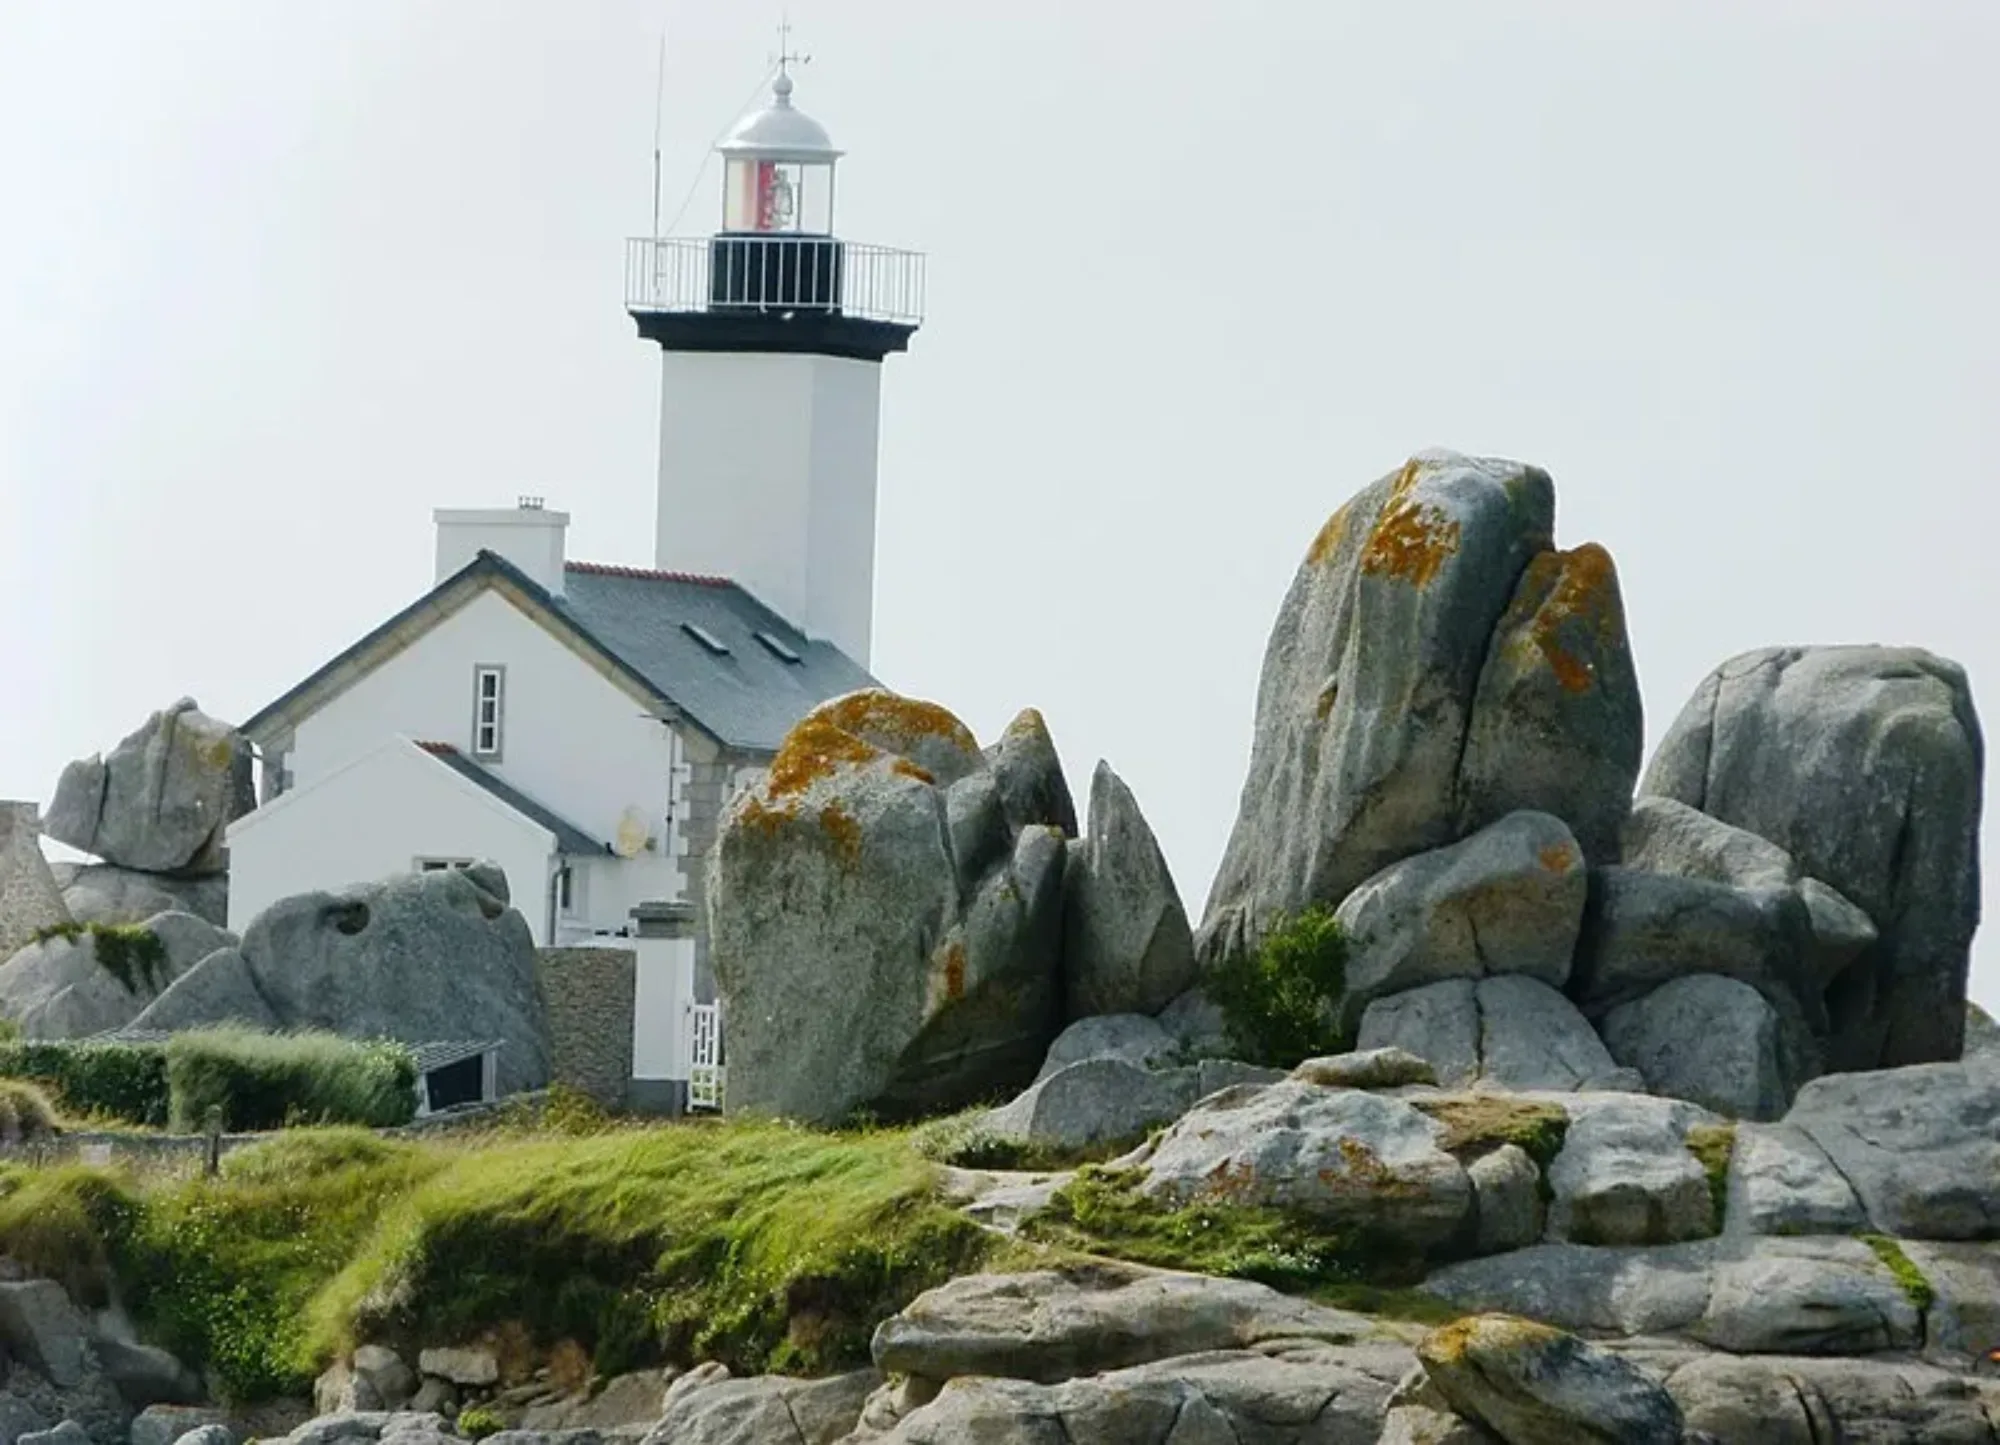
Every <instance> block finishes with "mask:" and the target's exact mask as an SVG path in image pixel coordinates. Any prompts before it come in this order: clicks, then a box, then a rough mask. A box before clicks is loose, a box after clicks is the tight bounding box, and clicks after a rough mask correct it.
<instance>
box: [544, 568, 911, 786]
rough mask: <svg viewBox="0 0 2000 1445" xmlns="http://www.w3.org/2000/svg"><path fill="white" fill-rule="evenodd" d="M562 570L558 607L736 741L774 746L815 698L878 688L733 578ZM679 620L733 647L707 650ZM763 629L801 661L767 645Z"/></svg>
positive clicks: (703, 722)
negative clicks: (761, 637)
mask: <svg viewBox="0 0 2000 1445" xmlns="http://www.w3.org/2000/svg"><path fill="white" fill-rule="evenodd" d="M564 572H565V579H564V588H565V590H566V595H565V596H563V597H561V598H558V599H556V600H555V607H556V609H557V610H558V611H559V612H562V613H564V614H566V615H567V616H569V617H570V618H572V619H573V620H574V621H575V622H576V623H577V624H578V625H579V626H580V627H581V628H582V630H583V631H584V632H585V633H587V634H588V635H589V636H590V637H592V638H593V639H595V640H596V642H597V643H598V645H599V646H601V647H603V648H604V649H605V650H606V651H607V652H610V653H611V654H612V655H614V656H616V657H618V658H620V659H622V660H623V661H624V662H626V663H627V664H628V665H629V666H630V667H631V668H632V669H633V670H634V671H635V672H637V673H638V674H639V675H640V676H641V677H643V678H645V680H646V681H647V682H648V683H650V684H651V685H652V686H653V687H654V688H655V689H657V690H658V691H659V692H660V693H662V694H663V695H665V696H666V697H668V698H671V699H672V700H673V702H674V704H675V705H676V706H677V707H679V708H680V709H681V710H682V711H683V712H685V713H686V714H687V715H688V716H689V717H691V718H693V719H694V721H695V722H696V723H698V724H699V725H700V726H701V727H702V729H703V730H704V731H706V732H708V733H710V734H711V735H713V736H715V737H717V738H720V739H721V740H722V741H723V742H726V743H728V744H729V745H730V746H732V747H738V748H745V749H750V750H753V751H757V752H775V751H777V747H778V744H779V743H781V742H783V741H784V738H785V734H786V733H788V732H790V731H791V729H792V724H793V723H795V722H797V721H798V720H799V719H800V718H801V717H803V716H804V715H805V714H806V713H808V712H810V711H811V710H812V709H813V708H814V707H816V706H817V705H818V704H820V703H823V702H825V701H826V700H827V699H828V698H832V697H839V696H840V695H841V694H842V693H847V692H853V691H855V690H856V689H858V688H864V687H875V686H877V683H876V681H875V679H874V678H873V677H871V676H869V674H868V671H867V669H865V668H863V667H862V666H861V665H860V664H859V663H857V662H855V661H854V660H853V659H851V658H849V657H848V656H847V654H846V653H844V652H842V651H841V650H840V649H839V648H837V647H835V646H834V645H833V644H832V643H829V642H813V641H809V640H808V639H807V638H806V637H805V636H804V635H802V634H801V633H800V632H799V631H798V630H797V629H795V628H793V627H791V626H789V625H788V624H787V623H786V622H785V621H784V620H783V619H782V618H780V617H779V616H778V615H777V613H775V612H773V611H771V609H770V608H768V607H766V606H765V605H764V604H763V603H761V602H759V601H758V600H757V599H756V598H754V597H752V596H751V595H750V594H749V593H748V592H745V591H744V590H743V589H742V588H741V587H739V586H737V585H736V584H735V583H734V582H728V581H724V580H722V579H720V578H715V577H690V576H688V575H686V574H684V573H676V572H647V571H641V570H639V569H637V568H631V567H606V566H602V565H599V564H595V563H589V562H572V563H570V564H569V565H568V567H566V568H565V569H564ZM684 623H691V624H693V625H694V626H696V627H699V628H701V629H702V630H703V631H705V632H706V633H707V634H708V635H709V636H710V637H713V638H715V639H716V640H717V641H718V642H720V643H722V644H723V645H724V646H725V647H727V648H728V649H729V651H728V652H727V653H725V654H717V653H715V652H713V651H712V650H710V648H708V647H707V646H706V645H705V644H704V643H703V642H702V641H701V640H700V639H699V638H698V637H696V636H695V635H694V634H693V633H691V632H689V631H688V630H687V628H686V627H684V626H683V625H682V624H684ZM760 632H761V633H764V634H765V635H766V636H769V637H771V638H773V639H775V640H776V641H777V642H778V643H779V644H780V646H782V647H784V648H786V649H788V650H789V651H791V652H792V653H794V654H796V655H797V657H798V659H799V660H798V661H797V662H790V661H787V660H786V659H785V658H783V657H781V656H780V655H779V654H778V653H776V652H774V651H772V650H771V648H769V647H768V646H766V645H765V644H764V643H763V642H761V641H759V640H758V637H757V634H758V633H760Z"/></svg>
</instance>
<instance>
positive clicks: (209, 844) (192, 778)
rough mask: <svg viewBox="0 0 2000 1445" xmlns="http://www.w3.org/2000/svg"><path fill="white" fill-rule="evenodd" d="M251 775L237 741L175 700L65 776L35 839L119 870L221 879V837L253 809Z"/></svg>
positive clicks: (187, 701)
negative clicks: (49, 840)
mask: <svg viewBox="0 0 2000 1445" xmlns="http://www.w3.org/2000/svg"><path fill="white" fill-rule="evenodd" d="M250 767H251V765H250V747H249V744H248V743H246V742H245V741H244V740H243V738H242V737H241V735H239V734H238V733H237V732H236V731H235V730H234V729H232V728H230V727H229V726H228V725H227V724H225V723H220V722H217V721H216V720H215V719H214V718H212V717H209V716H207V715H206V714H204V713H203V712H202V711H201V710H200V709H199V707H197V705H196V704H195V701H194V699H193V698H182V699H181V700H180V701H179V702H176V703H174V704H173V705H172V706H171V707H167V708H164V709H162V710H161V711H159V712H156V713H154V714H153V715H152V716H151V717H149V718H147V719H146V721H145V723H144V724H143V725H142V726H141V727H140V728H139V730H138V731H137V732H134V733H133V734H132V735H131V736H130V737H127V738H126V739H125V740H124V741H123V742H121V743H119V744H118V746H117V747H115V748H113V749H112V750H111V752H110V754H109V755H108V756H106V755H103V754H96V755H93V756H91V757H88V758H83V759H80V760H79V761H77V762H74V763H71V764H70V765H69V766H68V767H67V768H65V769H63V773H62V777H61V779H60V780H59V781H58V782H57V784H56V796H55V801H54V802H52V803H51V804H50V805H49V813H48V818H47V819H46V821H45V822H44V824H43V830H44V831H45V832H46V833H47V834H48V835H49V836H50V837H51V838H54V839H57V840H58V841H60V842H63V843H67V844H69V845H70V846H71V847H72V848H80V849H82V850H83V851H84V852H86V853H90V854H94V855H95V856H97V857H99V858H102V859H103V860H104V861H105V862H107V863H113V864H116V865H118V866H119V867H121V868H135V869H138V870H140V871H142V872H147V873H184V874H209V873H220V872H221V871H222V870H223V868H224V866H225V864H226V853H225V849H224V846H223V830H224V829H225V828H227V827H228V826H229V824H230V823H232V822H234V821H235V820H236V819H237V818H240V817H242V816H243V815H244V814H245V813H247V812H249V811H250V809H251V808H253V807H254V806H256V797H255V794H254V793H253V791H252V788H251V770H250Z"/></svg>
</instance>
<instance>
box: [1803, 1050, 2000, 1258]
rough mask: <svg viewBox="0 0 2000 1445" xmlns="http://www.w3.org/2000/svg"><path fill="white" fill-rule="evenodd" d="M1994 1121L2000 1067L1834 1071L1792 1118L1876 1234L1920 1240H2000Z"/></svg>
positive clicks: (1999, 1157)
mask: <svg viewBox="0 0 2000 1445" xmlns="http://www.w3.org/2000/svg"><path fill="white" fill-rule="evenodd" d="M1996 1121H2000V1071H1994V1070H1990V1069H1985V1068H1982V1067H1980V1066H1979V1065H1977V1064H1976V1063H1974V1064H1966V1063H1950V1064H1916V1065H1911V1066H1909V1067H1907V1068H1901V1069H1885V1070H1881V1071H1879V1072H1874V1073H1858V1074H1829V1075H1827V1076H1826V1077H1824V1078H1819V1079H1814V1080H1813V1081H1812V1082H1811V1083H1809V1084H1807V1085H1806V1086H1805V1087H1804V1088H1803V1089H1801V1090H1799V1095H1798V1098H1797V1099H1795V1100H1793V1102H1792V1108H1791V1112H1790V1113H1788V1114H1787V1115H1785V1123H1786V1124H1787V1125H1789V1126H1791V1127H1792V1128H1794V1129H1797V1130H1798V1131H1800V1132H1801V1133H1802V1134H1804V1135H1805V1136H1806V1137H1807V1138H1808V1139H1810V1140H1811V1141H1812V1143H1813V1144H1814V1145H1815V1146H1816V1147H1817V1148H1818V1150H1819V1151H1820V1152H1821V1153H1822V1154H1824V1156H1825V1158H1826V1161H1827V1164H1828V1167H1829V1168H1830V1169H1832V1170H1834V1171H1836V1172H1837V1173H1838V1174H1839V1175H1840V1177H1841V1178H1842V1179H1844V1180H1845V1181H1846V1182H1847V1183H1848V1184H1849V1185H1851V1186H1852V1187H1853V1189H1854V1192H1855V1194H1856V1195H1857V1196H1858V1197H1859V1199H1860V1202H1861V1207H1862V1208H1863V1209H1864V1210H1865V1211H1866V1212H1867V1215H1868V1218H1869V1220H1870V1222H1871V1223H1873V1225H1874V1226H1875V1228H1877V1229H1879V1230H1881V1231H1882V1232H1883V1233H1885V1234H1895V1235H1903V1236H1906V1237H1908V1238H1912V1239H2000V1123H1996Z"/></svg>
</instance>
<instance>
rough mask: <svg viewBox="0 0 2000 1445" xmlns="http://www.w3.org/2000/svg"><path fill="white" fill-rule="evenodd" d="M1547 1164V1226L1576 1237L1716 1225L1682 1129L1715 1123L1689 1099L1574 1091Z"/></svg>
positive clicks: (1631, 1241) (1622, 1239) (1655, 1234)
mask: <svg viewBox="0 0 2000 1445" xmlns="http://www.w3.org/2000/svg"><path fill="white" fill-rule="evenodd" d="M1566 1107H1567V1108H1568V1109H1569V1113H1570V1124H1569V1132H1568V1133H1567V1134H1566V1135H1565V1136H1564V1139H1563V1147H1562V1152H1561V1153H1559V1154H1557V1155H1556V1157H1555V1160H1554V1162H1553V1163H1552V1164H1550V1166H1549V1187H1550V1188H1551V1189H1552V1190H1554V1193H1555V1197H1554V1200H1553V1202H1552V1203H1551V1205H1550V1207H1549V1234H1550V1237H1551V1238H1553V1239H1558V1240H1569V1241H1571V1242H1574V1243H1577V1244H1611V1245H1621V1244H1622V1245H1641V1244H1675V1243H1679V1242H1681V1241H1683V1240H1691V1239H1701V1238H1704V1237H1706V1236H1708V1235H1712V1234H1714V1233H1715V1232H1716V1228H1717V1221H1716V1219H1715V1209H1714V1204H1713V1202H1712V1200H1711V1198H1710V1194H1709V1187H1708V1175H1707V1173H1706V1172H1705V1171H1704V1170H1703V1169H1702V1166H1701V1164H1700V1162H1699V1161H1698V1160H1697V1159H1696V1158H1695V1157H1694V1155H1693V1154H1691V1153H1689V1152H1688V1150H1687V1147H1686V1143H1685V1141H1686V1139H1687V1135H1688V1131H1689V1130H1690V1129H1691V1128H1693V1127H1694V1126H1695V1125H1697V1124H1704V1123H1715V1122H1717V1121H1716V1119H1715V1116H1714V1115H1712V1114H1709V1113H1707V1112H1706V1111H1704V1110H1701V1109H1697V1108H1695V1107H1694V1106H1693V1105H1691V1104H1685V1103H1682V1102H1680V1101H1678V1100H1673V1099H1654V1098H1648V1097H1645V1096H1642V1095H1634V1094H1579V1095H1577V1096H1576V1097H1575V1099H1574V1101H1572V1102H1570V1103H1569V1104H1567V1105H1566Z"/></svg>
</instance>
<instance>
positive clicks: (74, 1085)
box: [0, 1040, 167, 1128]
mask: <svg viewBox="0 0 2000 1445" xmlns="http://www.w3.org/2000/svg"><path fill="white" fill-rule="evenodd" d="M0 1078H8V1079H31V1080H33V1081H34V1082H35V1083H37V1084H40V1085H41V1086H42V1087H43V1088H45V1089H48V1090H51V1091H52V1092H53V1093H54V1094H55V1096H56V1099H57V1101H58V1102H59V1104H60V1105H61V1107H62V1109H63V1111H64V1112H65V1113H68V1114H71V1115H90V1114H100V1115H108V1116H109V1117H111V1118H114V1119H122V1120H124V1121H125V1122H127V1123H130V1124H144V1125H149V1126H151V1127H153V1128H158V1127H160V1126H161V1125H163V1124H165V1123H166V1122H167V1055H166V1050H165V1049H163V1048H161V1047H160V1046H159V1045H158V1044H117V1043H95V1042H89V1041H79V1040H62V1041H51V1042H44V1043H5V1044H0Z"/></svg>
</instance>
